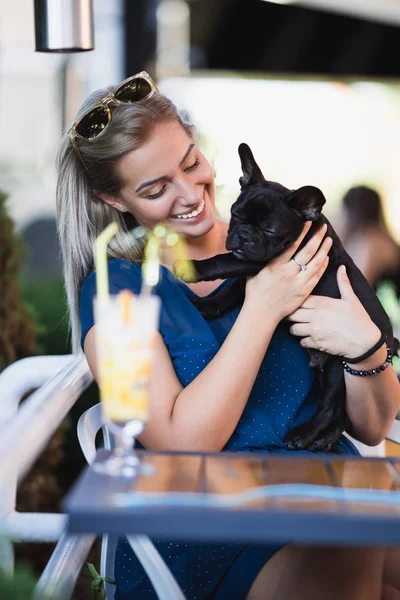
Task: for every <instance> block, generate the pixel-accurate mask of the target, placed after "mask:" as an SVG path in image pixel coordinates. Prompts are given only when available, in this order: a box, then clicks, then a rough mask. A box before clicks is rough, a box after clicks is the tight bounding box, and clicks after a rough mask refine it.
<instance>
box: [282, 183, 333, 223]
mask: <svg viewBox="0 0 400 600" xmlns="http://www.w3.org/2000/svg"><path fill="white" fill-rule="evenodd" d="M286 202H287V203H288V204H289V206H290V207H291V208H293V210H294V211H295V212H296V213H297V214H298V215H299V216H300V217H301V218H303V219H304V220H305V221H316V220H317V219H318V217H319V215H320V214H321V211H322V207H323V205H324V204H325V202H326V200H325V196H324V195H323V193H322V192H321V190H320V189H318V188H317V187H314V186H313V185H305V186H303V187H301V188H299V189H298V190H294V192H292V193H291V194H290V196H288V198H286Z"/></svg>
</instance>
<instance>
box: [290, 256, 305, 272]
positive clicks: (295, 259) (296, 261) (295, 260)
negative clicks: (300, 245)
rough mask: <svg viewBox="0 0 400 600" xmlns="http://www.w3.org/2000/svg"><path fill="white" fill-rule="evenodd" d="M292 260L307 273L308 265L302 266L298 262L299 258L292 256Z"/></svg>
mask: <svg viewBox="0 0 400 600" xmlns="http://www.w3.org/2000/svg"><path fill="white" fill-rule="evenodd" d="M292 260H294V262H295V263H296V265H297V266H298V267H300V271H307V265H302V264H301V263H299V261H298V260H297V258H296V257H295V256H292Z"/></svg>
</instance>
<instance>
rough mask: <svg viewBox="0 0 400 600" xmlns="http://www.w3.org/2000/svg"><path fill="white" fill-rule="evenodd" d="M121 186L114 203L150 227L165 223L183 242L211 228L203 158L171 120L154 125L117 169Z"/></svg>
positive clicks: (209, 184)
mask: <svg viewBox="0 0 400 600" xmlns="http://www.w3.org/2000/svg"><path fill="white" fill-rule="evenodd" d="M117 170H118V174H119V176H120V178H121V181H122V186H121V190H120V192H119V194H118V198H116V199H115V200H117V202H110V203H112V204H113V205H114V206H117V207H120V206H122V207H123V208H125V209H126V210H128V211H129V212H131V213H132V214H133V215H134V217H135V218H136V219H137V221H138V222H139V223H140V224H141V225H143V226H145V227H149V228H152V227H154V226H155V225H156V224H157V223H161V222H163V223H165V224H167V225H169V226H170V227H172V228H173V229H174V230H175V231H176V232H177V233H181V234H182V235H184V236H186V237H189V238H190V237H193V238H197V237H201V236H203V235H205V234H206V233H208V232H209V231H210V230H211V229H212V228H213V226H214V223H215V219H216V213H215V193H214V176H213V172H212V168H211V165H210V163H209V162H208V161H207V159H206V158H205V157H204V156H203V154H202V153H201V152H200V150H199V149H198V147H197V146H196V144H195V142H194V140H193V139H192V138H191V137H189V135H188V134H187V133H186V131H185V130H184V129H183V127H182V126H181V125H180V124H179V123H178V122H177V121H169V122H165V123H158V124H157V125H155V127H154V129H153V130H152V132H151V135H150V137H149V139H148V141H147V142H145V143H144V144H143V145H142V146H141V147H140V148H138V149H136V150H132V151H131V152H129V153H128V154H127V155H126V156H124V157H123V158H122V159H121V160H120V161H119V163H118V164H117Z"/></svg>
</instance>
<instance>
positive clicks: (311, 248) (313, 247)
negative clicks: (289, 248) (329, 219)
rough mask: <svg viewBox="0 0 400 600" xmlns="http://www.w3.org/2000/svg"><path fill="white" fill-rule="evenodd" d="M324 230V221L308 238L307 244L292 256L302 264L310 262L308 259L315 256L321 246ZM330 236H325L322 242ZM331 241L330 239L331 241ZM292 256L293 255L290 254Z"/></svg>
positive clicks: (325, 228) (325, 227)
mask: <svg viewBox="0 0 400 600" xmlns="http://www.w3.org/2000/svg"><path fill="white" fill-rule="evenodd" d="M326 230H327V225H326V223H324V225H322V227H320V228H319V229H318V231H316V232H315V233H314V235H313V236H312V238H310V239H309V240H308V242H307V244H306V245H305V246H304V247H303V248H302V249H301V250H299V251H298V252H294V256H295V258H296V260H297V261H298V262H299V263H300V264H302V265H308V263H309V262H310V260H311V259H312V258H313V257H314V256H316V254H317V253H318V249H320V247H322V246H323V244H322V246H321V242H322V240H323V239H324V236H325V234H326ZM330 239H331V238H326V240H324V244H325V243H326V242H327V240H330ZM331 243H332V241H331ZM292 257H293V255H292Z"/></svg>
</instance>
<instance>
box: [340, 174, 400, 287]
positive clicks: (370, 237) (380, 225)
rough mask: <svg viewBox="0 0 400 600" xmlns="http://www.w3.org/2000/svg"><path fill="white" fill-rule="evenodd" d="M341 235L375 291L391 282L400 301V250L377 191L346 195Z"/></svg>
mask: <svg viewBox="0 0 400 600" xmlns="http://www.w3.org/2000/svg"><path fill="white" fill-rule="evenodd" d="M338 234H339V235H340V238H341V240H342V243H343V245H344V247H345V248H346V251H347V252H348V253H349V254H350V256H351V257H352V259H353V260H354V262H355V263H356V265H357V266H358V268H359V269H360V270H361V272H362V273H363V274H364V276H365V277H366V278H367V280H368V282H369V283H370V285H371V286H372V287H373V288H374V290H375V291H376V290H377V289H378V285H379V283H380V282H381V281H383V280H389V281H391V282H392V283H393V284H394V286H395V289H396V293H397V296H398V297H400V246H399V245H398V244H397V242H396V241H395V239H394V238H393V236H392V235H391V233H390V231H389V228H388V226H387V223H386V220H385V216H384V213H383V206H382V199H381V196H380V195H379V194H378V192H377V191H376V190H374V189H372V188H370V187H367V186H365V185H359V186H355V187H352V188H350V189H349V190H348V191H347V192H346V194H345V195H344V197H343V200H342V207H341V211H340V216H339V227H338Z"/></svg>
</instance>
